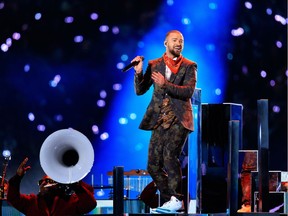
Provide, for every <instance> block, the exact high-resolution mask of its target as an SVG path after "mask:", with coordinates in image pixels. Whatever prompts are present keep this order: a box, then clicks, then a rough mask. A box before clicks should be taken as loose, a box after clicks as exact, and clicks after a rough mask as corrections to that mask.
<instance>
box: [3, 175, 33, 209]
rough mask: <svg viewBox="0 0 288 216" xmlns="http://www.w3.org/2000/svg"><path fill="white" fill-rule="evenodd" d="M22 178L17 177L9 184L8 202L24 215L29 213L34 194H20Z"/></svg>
mask: <svg viewBox="0 0 288 216" xmlns="http://www.w3.org/2000/svg"><path fill="white" fill-rule="evenodd" d="M21 180H22V177H20V176H18V175H15V176H13V177H12V178H11V179H10V180H9V182H8V191H7V202H8V203H9V204H10V205H12V206H13V207H14V208H16V209H17V210H18V211H20V212H22V213H24V214H25V213H26V212H27V207H28V206H29V202H30V200H31V199H32V197H33V196H35V195H34V194H31V195H25V194H21V193H20V183H21Z"/></svg>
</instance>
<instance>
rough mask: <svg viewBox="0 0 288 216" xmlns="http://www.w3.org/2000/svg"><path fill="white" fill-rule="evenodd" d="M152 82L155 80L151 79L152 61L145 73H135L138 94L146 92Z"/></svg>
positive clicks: (135, 85) (135, 86)
mask: <svg viewBox="0 0 288 216" xmlns="http://www.w3.org/2000/svg"><path fill="white" fill-rule="evenodd" d="M152 84H153V81H152V79H151V63H150V62H149V64H148V66H147V69H146V71H145V73H144V74H143V73H141V74H136V73H135V74H134V89H135V92H136V95H143V94H144V93H146V92H147V91H148V90H149V89H150V87H151V85H152Z"/></svg>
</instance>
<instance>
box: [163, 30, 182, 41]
mask: <svg viewBox="0 0 288 216" xmlns="http://www.w3.org/2000/svg"><path fill="white" fill-rule="evenodd" d="M171 33H179V34H181V35H182V33H181V32H180V31H178V30H170V31H168V32H167V33H166V36H165V40H166V39H167V37H168V36H169V35H170V34H171Z"/></svg>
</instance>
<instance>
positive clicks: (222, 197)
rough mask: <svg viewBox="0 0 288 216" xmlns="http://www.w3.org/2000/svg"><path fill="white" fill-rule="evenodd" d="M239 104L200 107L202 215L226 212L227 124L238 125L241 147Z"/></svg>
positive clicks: (241, 110)
mask: <svg viewBox="0 0 288 216" xmlns="http://www.w3.org/2000/svg"><path fill="white" fill-rule="evenodd" d="M242 112H243V106H242V105H241V104H234V103H223V104H202V120H201V131H202V143H201V165H202V181H201V182H202V186H201V193H202V199H201V208H202V212H203V213H209V212H210V213H211V212H214V213H218V212H219V213H220V212H226V209H227V162H228V156H229V121H231V120H238V121H239V123H240V135H239V137H240V144H239V145H240V148H242Z"/></svg>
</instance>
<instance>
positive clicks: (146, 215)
mask: <svg viewBox="0 0 288 216" xmlns="http://www.w3.org/2000/svg"><path fill="white" fill-rule="evenodd" d="M96 215H99V214H94V215H89V216H96ZM101 215H103V216H104V215H106V216H107V215H108V216H109V215H111V216H115V215H114V214H101ZM150 215H157V214H151V213H143V214H129V213H126V214H125V213H124V214H123V215H119V216H150ZM161 215H167V216H229V214H226V213H206V214H161ZM87 216H88V215H87ZM235 216H288V214H283V213H263V212H257V213H256V212H255V213H236V214H235Z"/></svg>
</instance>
